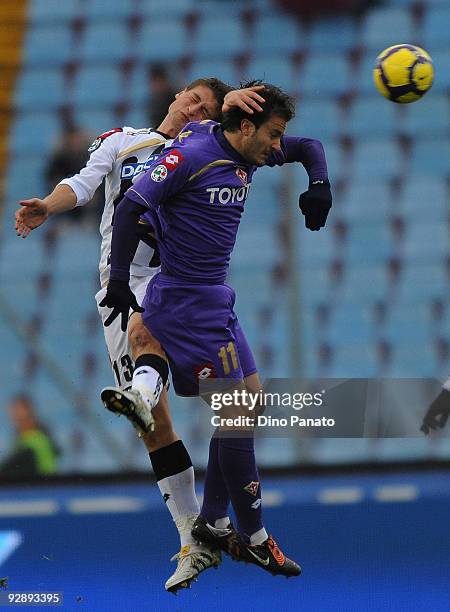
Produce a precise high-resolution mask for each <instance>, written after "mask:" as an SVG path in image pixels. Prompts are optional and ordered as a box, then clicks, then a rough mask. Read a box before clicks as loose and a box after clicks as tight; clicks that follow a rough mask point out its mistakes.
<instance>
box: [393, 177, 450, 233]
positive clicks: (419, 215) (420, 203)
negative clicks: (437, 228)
mask: <svg viewBox="0 0 450 612" xmlns="http://www.w3.org/2000/svg"><path fill="white" fill-rule="evenodd" d="M448 201H449V190H448V186H447V180H446V177H445V176H442V177H434V178H433V180H430V178H429V177H427V176H420V175H418V176H410V177H409V178H408V181H407V182H406V184H405V186H404V189H403V191H402V193H401V196H400V200H399V204H400V206H401V209H402V212H403V214H405V215H407V216H408V217H409V218H411V219H414V221H416V222H417V223H422V221H426V220H429V221H431V220H434V221H441V222H442V223H443V224H444V223H445V222H446V218H447V216H448Z"/></svg>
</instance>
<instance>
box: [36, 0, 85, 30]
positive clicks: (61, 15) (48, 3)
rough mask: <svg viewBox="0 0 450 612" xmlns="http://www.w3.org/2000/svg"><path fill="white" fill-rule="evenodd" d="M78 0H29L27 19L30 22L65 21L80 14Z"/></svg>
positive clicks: (48, 22)
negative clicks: (62, 0)
mask: <svg viewBox="0 0 450 612" xmlns="http://www.w3.org/2000/svg"><path fill="white" fill-rule="evenodd" d="M80 9H81V7H80V3H79V0H64V2H61V0H30V2H29V3H28V19H29V21H30V22H31V23H32V24H37V23H39V24H41V23H45V24H50V23H55V22H56V23H61V22H65V21H66V22H67V21H69V20H71V19H73V18H74V17H78V16H79V15H80V12H81V11H80Z"/></svg>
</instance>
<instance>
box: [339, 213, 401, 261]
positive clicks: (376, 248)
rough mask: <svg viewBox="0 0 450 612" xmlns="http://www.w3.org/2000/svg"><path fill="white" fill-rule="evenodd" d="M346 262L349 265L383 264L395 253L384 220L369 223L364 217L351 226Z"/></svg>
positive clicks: (354, 221)
mask: <svg viewBox="0 0 450 612" xmlns="http://www.w3.org/2000/svg"><path fill="white" fill-rule="evenodd" d="M348 234H349V235H348V244H347V246H346V250H345V253H346V261H347V263H348V264H358V263H359V264H361V265H362V264H366V265H372V264H377V263H380V264H381V263H383V262H384V261H385V260H386V259H387V258H388V257H389V256H390V255H391V254H393V251H394V242H393V241H392V239H391V234H390V231H389V227H388V226H387V224H386V223H383V219H380V220H373V221H367V220H366V219H365V218H364V217H361V218H360V219H355V220H353V223H351V224H350V225H349V232H348Z"/></svg>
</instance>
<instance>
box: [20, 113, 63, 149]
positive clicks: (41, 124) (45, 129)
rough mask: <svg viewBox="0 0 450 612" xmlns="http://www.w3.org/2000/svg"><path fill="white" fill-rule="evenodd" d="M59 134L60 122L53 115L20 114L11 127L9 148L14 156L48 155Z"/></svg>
mask: <svg viewBox="0 0 450 612" xmlns="http://www.w3.org/2000/svg"><path fill="white" fill-rule="evenodd" d="M60 133H61V132H60V121H59V117H58V116H57V115H56V114H55V113H51V112H48V113H45V112H39V113H34V112H30V113H21V114H19V115H17V117H16V119H15V121H14V124H13V126H12V130H11V136H10V142H9V146H10V149H11V151H12V152H13V153H16V154H17V153H21V154H25V153H27V154H31V153H36V154H37V153H40V154H41V155H48V154H49V152H50V149H51V147H52V145H53V144H55V142H56V140H57V138H58V137H59V135H60Z"/></svg>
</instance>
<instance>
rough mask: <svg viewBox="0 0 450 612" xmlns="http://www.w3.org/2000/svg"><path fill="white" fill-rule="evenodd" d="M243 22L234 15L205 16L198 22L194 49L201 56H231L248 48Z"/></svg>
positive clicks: (221, 57)
mask: <svg viewBox="0 0 450 612" xmlns="http://www.w3.org/2000/svg"><path fill="white" fill-rule="evenodd" d="M247 41H248V37H247V36H246V31H245V29H244V26H243V24H242V23H241V22H240V21H238V20H237V19H235V18H233V17H226V16H223V17H221V19H220V20H218V19H216V17H204V18H203V19H202V20H201V21H200V23H199V24H198V28H197V31H196V34H195V39H194V41H193V45H192V50H193V51H194V52H195V53H196V54H197V55H198V56H199V57H208V58H214V57H219V58H220V59H221V60H222V59H223V58H227V57H228V58H229V57H231V56H233V55H236V54H238V53H242V52H243V51H245V50H246V49H247Z"/></svg>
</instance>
